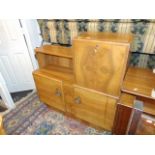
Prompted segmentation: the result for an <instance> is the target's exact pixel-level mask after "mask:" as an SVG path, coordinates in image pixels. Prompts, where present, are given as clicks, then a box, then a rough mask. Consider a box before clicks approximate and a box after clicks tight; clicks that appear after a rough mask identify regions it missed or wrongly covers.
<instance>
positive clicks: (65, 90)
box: [33, 73, 117, 131]
mask: <svg viewBox="0 0 155 155" xmlns="http://www.w3.org/2000/svg"><path fill="white" fill-rule="evenodd" d="M33 76H34V80H35V84H36V88H37V91H38V95H39V97H40V100H41V101H42V102H44V103H46V104H48V105H49V106H51V107H54V108H56V109H59V110H61V111H66V112H67V113H70V114H71V115H73V116H75V117H77V118H79V119H81V120H84V121H86V122H88V123H90V124H93V125H95V126H98V127H101V128H104V129H106V130H109V131H111V130H112V127H113V121H114V116H115V110H116V103H117V99H115V98H112V97H109V96H107V95H104V94H102V93H98V92H96V91H93V90H91V89H86V88H83V87H80V86H77V85H72V84H67V83H65V82H62V81H60V80H56V79H53V78H51V77H47V76H43V75H40V74H35V73H34V74H33Z"/></svg>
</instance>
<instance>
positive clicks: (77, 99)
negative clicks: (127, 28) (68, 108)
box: [74, 96, 81, 104]
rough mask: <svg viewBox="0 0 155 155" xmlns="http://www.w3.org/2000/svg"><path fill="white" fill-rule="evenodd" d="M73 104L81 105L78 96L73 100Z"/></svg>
mask: <svg viewBox="0 0 155 155" xmlns="http://www.w3.org/2000/svg"><path fill="white" fill-rule="evenodd" d="M74 102H75V103H76V104H80V103H81V98H80V97H79V96H78V97H76V98H75V99H74Z"/></svg>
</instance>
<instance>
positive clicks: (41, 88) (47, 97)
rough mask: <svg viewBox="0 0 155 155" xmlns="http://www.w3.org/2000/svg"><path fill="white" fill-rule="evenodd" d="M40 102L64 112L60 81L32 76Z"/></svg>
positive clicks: (36, 75) (37, 75)
mask: <svg viewBox="0 0 155 155" xmlns="http://www.w3.org/2000/svg"><path fill="white" fill-rule="evenodd" d="M33 76H34V80H35V84H36V88H37V91H38V95H39V97H40V100H41V101H42V102H44V103H46V104H48V105H49V106H52V107H54V108H57V109H59V110H62V111H65V104H64V102H63V92H62V81H59V80H56V79H52V78H48V77H46V76H42V75H39V74H35V73H34V74H33Z"/></svg>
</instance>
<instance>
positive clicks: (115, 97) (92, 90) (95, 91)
mask: <svg viewBox="0 0 155 155" xmlns="http://www.w3.org/2000/svg"><path fill="white" fill-rule="evenodd" d="M73 87H76V88H81V89H84V90H86V91H91V92H94V93H97V94H101V95H104V96H107V97H111V98H114V99H116V100H118V99H119V96H113V95H110V94H106V93H103V92H100V91H97V90H94V89H90V88H86V87H82V86H79V85H76V84H73Z"/></svg>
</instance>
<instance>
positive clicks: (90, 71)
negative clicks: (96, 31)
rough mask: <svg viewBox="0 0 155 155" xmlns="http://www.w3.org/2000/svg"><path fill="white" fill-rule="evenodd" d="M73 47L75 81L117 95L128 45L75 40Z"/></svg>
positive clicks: (126, 57)
mask: <svg viewBox="0 0 155 155" xmlns="http://www.w3.org/2000/svg"><path fill="white" fill-rule="evenodd" d="M73 49H74V71H75V77H76V83H77V84H78V85H81V86H83V87H87V88H91V89H94V90H97V91H101V92H104V93H107V94H111V95H113V96H119V94H120V85H121V83H122V80H123V77H124V72H125V67H126V63H127V59H128V51H129V46H128V45H127V44H118V43H116V44H115V43H106V42H103V41H92V40H91V41H88V40H87V41H85V40H76V41H75V42H74V43H73Z"/></svg>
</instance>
